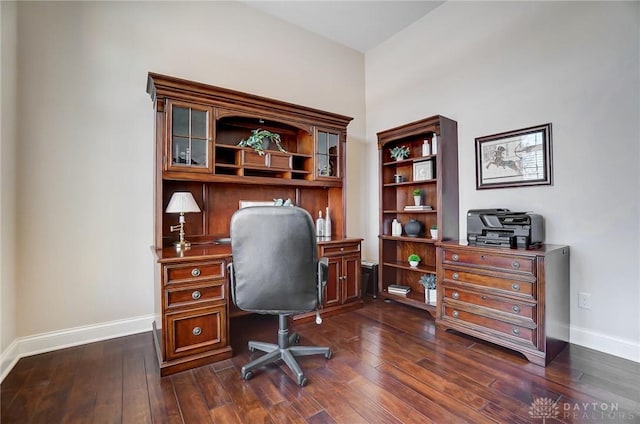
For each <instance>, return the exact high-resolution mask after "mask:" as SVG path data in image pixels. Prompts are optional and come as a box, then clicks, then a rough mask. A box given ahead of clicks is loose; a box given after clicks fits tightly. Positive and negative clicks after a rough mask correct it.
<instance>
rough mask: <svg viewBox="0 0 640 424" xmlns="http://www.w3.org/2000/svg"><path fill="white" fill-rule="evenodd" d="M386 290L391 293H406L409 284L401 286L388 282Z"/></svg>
mask: <svg viewBox="0 0 640 424" xmlns="http://www.w3.org/2000/svg"><path fill="white" fill-rule="evenodd" d="M387 291H388V292H389V293H392V294H407V293H409V292H410V291H411V287H409V286H401V285H399V284H389V286H387Z"/></svg>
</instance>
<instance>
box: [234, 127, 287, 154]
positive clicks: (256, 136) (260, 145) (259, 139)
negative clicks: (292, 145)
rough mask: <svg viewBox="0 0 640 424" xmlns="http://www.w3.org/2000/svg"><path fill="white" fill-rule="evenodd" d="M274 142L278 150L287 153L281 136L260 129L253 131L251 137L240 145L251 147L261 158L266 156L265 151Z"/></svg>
mask: <svg viewBox="0 0 640 424" xmlns="http://www.w3.org/2000/svg"><path fill="white" fill-rule="evenodd" d="M271 142H274V143H275V145H276V147H278V150H280V151H281V152H283V153H287V151H286V150H285V149H284V147H282V140H281V139H280V134H276V133H273V132H271V131H267V130H263V129H260V128H258V129H257V130H251V135H250V136H249V137H247V138H245V139H244V140H241V141H240V142H239V143H238V146H241V147H251V148H252V149H253V150H255V151H256V153H258V154H259V155H260V156H264V150H265V149H267V148H268V147H269V143H271Z"/></svg>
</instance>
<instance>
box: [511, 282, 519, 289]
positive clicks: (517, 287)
mask: <svg viewBox="0 0 640 424" xmlns="http://www.w3.org/2000/svg"><path fill="white" fill-rule="evenodd" d="M511 288H512V289H513V290H514V291H520V284H517V283H513V284H511Z"/></svg>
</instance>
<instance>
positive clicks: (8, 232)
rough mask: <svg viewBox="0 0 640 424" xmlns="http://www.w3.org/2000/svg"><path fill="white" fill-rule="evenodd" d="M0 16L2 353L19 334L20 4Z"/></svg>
mask: <svg viewBox="0 0 640 424" xmlns="http://www.w3.org/2000/svg"><path fill="white" fill-rule="evenodd" d="M0 18H1V22H2V24H1V29H2V33H1V34H0V37H1V40H2V43H1V45H2V49H1V52H0V53H1V58H0V60H1V61H2V74H1V78H0V79H1V81H0V98H1V102H0V128H1V129H2V134H1V138H0V186H1V187H0V190H1V196H0V352H4V351H5V350H6V349H8V347H9V346H10V345H11V343H12V342H13V340H14V339H15V337H16V310H15V303H16V281H15V275H16V274H15V272H16V270H15V249H16V232H15V223H16V187H15V184H16V178H15V173H16V166H15V157H16V114H15V109H16V81H17V72H16V71H17V50H16V43H17V37H16V35H17V26H16V20H17V18H16V3H14V2H0ZM0 365H2V368H4V367H5V364H0Z"/></svg>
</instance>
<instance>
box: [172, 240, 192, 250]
mask: <svg viewBox="0 0 640 424" xmlns="http://www.w3.org/2000/svg"><path fill="white" fill-rule="evenodd" d="M173 245H174V246H175V247H176V250H187V249H189V248H190V247H191V243H189V242H188V241H176V242H174V243H173Z"/></svg>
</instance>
